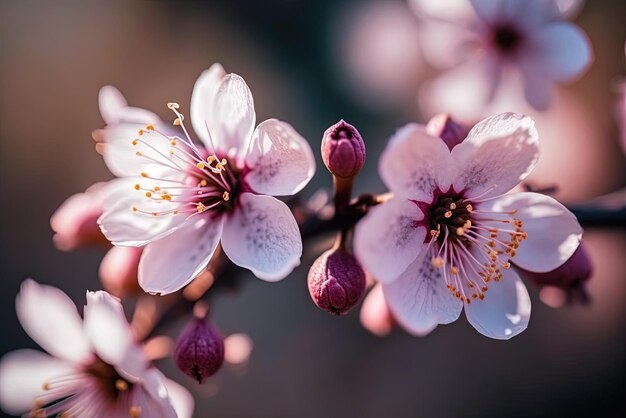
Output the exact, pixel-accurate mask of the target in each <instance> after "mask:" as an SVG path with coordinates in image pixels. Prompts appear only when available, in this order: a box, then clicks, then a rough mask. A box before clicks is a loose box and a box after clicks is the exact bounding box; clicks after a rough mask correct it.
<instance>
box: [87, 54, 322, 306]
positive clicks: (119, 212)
mask: <svg viewBox="0 0 626 418" xmlns="http://www.w3.org/2000/svg"><path fill="white" fill-rule="evenodd" d="M124 104H125V102H123V98H121V96H118V95H117V93H115V90H111V89H109V90H108V91H107V90H105V91H104V92H103V94H102V95H101V104H100V105H101V109H102V113H103V116H104V118H105V121H107V122H108V125H107V127H106V128H105V129H104V131H102V132H100V133H99V134H98V135H97V136H101V137H102V138H103V142H102V143H101V147H100V148H101V151H102V152H103V155H104V160H105V162H106V164H107V165H108V167H109V169H110V170H111V171H112V172H113V173H114V174H116V175H117V176H119V177H121V178H120V179H118V180H115V182H116V187H112V188H111V189H112V191H111V193H109V195H108V196H107V199H106V200H105V207H104V213H103V215H102V216H101V217H100V219H99V221H98V222H99V224H100V226H101V229H102V232H103V233H104V235H105V236H106V237H107V238H108V239H109V240H110V241H111V242H112V243H113V244H115V245H119V246H145V248H144V251H143V253H142V256H141V260H140V262H139V273H138V274H139V284H140V285H141V287H142V288H143V289H144V290H145V291H147V292H151V293H161V294H166V293H171V292H174V291H176V290H178V289H180V288H182V287H183V286H185V285H186V284H187V283H189V282H190V281H191V280H193V278H194V277H195V276H197V275H198V274H199V273H200V272H201V271H202V270H203V269H204V268H205V267H206V265H207V264H208V262H209V260H210V259H211V257H212V255H213V253H214V251H215V249H216V247H217V245H218V244H219V243H220V242H221V245H222V248H223V250H224V252H225V254H226V255H227V256H228V257H229V258H230V260H231V261H232V262H233V263H235V264H237V265H239V266H241V267H245V268H247V269H250V270H251V271H252V272H253V273H254V274H255V275H256V276H257V277H259V278H261V279H264V280H268V281H276V280H280V279H282V278H284V277H285V276H286V275H288V274H289V273H290V272H291V270H292V269H293V268H294V267H295V266H297V265H298V264H299V262H300V256H301V254H302V240H301V237H300V233H299V230H298V225H297V223H296V221H295V219H294V217H293V215H292V213H291V211H290V210H289V208H288V207H287V205H286V204H285V203H283V202H281V201H280V200H278V199H276V198H275V197H273V196H284V195H292V194H295V193H297V192H298V191H300V190H301V189H302V188H303V187H304V186H305V185H306V184H307V182H308V181H309V180H310V179H311V177H312V176H313V173H314V171H315V160H314V157H313V153H312V151H311V149H310V146H309V144H308V143H307V141H306V140H305V139H304V138H302V137H301V136H300V135H299V134H298V133H297V132H296V131H295V130H294V129H293V128H292V127H291V126H290V125H289V124H287V123H285V122H281V121H278V120H276V119H268V120H266V121H264V122H262V123H261V124H260V125H258V126H257V127H256V129H253V128H254V125H255V119H256V117H255V112H254V103H253V99H252V94H251V93H250V90H249V89H248V86H247V85H246V83H245V82H244V80H243V79H242V78H241V77H239V76H238V75H236V74H228V75H226V74H225V72H224V69H223V68H222V67H221V65H219V64H215V65H213V66H212V67H211V68H210V69H209V70H207V71H205V72H204V73H202V74H201V76H200V78H199V79H198V81H197V82H196V85H195V87H194V90H193V95H192V98H191V109H190V112H191V122H192V125H193V128H194V130H195V132H196V135H197V136H198V138H199V139H200V140H201V143H202V145H201V146H198V145H196V144H195V143H194V142H193V140H192V139H191V137H190V135H189V131H188V129H187V127H186V125H185V118H184V116H183V115H182V113H181V112H180V111H179V109H180V107H179V105H178V104H176V103H169V104H168V107H169V109H170V110H172V111H173V112H174V114H175V116H176V119H175V121H174V125H175V126H177V127H179V128H180V129H182V135H180V136H178V135H175V134H174V133H173V129H172V127H171V126H167V124H164V123H163V122H162V121H160V120H159V118H158V117H156V116H155V115H153V114H151V113H150V112H147V111H144V110H142V109H136V108H128V107H124V106H123V105H124ZM120 108H122V110H121V111H120V110H119V109H120ZM109 109H110V111H109ZM111 121H113V122H111Z"/></svg>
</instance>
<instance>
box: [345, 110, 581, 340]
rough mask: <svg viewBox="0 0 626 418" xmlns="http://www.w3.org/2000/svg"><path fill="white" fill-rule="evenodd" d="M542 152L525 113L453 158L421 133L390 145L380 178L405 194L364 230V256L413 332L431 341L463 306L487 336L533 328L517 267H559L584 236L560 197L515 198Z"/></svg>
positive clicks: (469, 142) (484, 126)
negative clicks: (515, 190)
mask: <svg viewBox="0 0 626 418" xmlns="http://www.w3.org/2000/svg"><path fill="white" fill-rule="evenodd" d="M538 154H539V152H538V136H537V131H536V129H535V127H534V122H533V121H532V119H530V118H528V117H524V116H522V115H519V114H513V113H506V114H501V115H498V116H493V117H491V118H488V119H486V120H484V121H482V122H480V123H478V124H477V125H476V126H474V128H472V130H471V131H470V132H469V134H468V136H467V138H466V139H465V140H464V141H463V142H462V143H461V144H459V145H457V146H455V147H454V148H453V149H452V150H450V149H449V148H448V146H447V145H446V143H445V142H444V141H443V140H442V139H441V138H437V137H434V136H431V135H430V134H429V133H428V132H427V130H426V128H425V127H424V126H421V125H417V124H409V125H407V126H405V127H403V128H402V129H400V130H399V131H398V132H397V133H396V134H395V136H394V137H393V138H392V139H391V140H390V142H389V145H388V147H387V149H386V150H385V151H384V152H383V154H382V155H381V158H380V161H379V172H380V175H381V177H382V179H383V181H384V182H385V184H386V185H387V187H389V188H390V189H391V191H392V192H393V193H394V197H393V198H392V199H390V200H388V201H386V202H385V203H383V204H381V205H379V206H376V207H374V208H373V209H372V210H371V211H370V213H368V215H367V216H366V217H365V218H364V219H363V220H362V221H361V222H359V223H358V224H357V227H356V230H355V252H356V255H357V257H358V258H359V260H360V261H361V263H362V264H363V266H364V267H365V269H366V270H367V271H368V272H369V273H371V274H372V275H373V276H374V277H375V278H376V279H377V280H378V281H379V282H380V283H382V286H383V293H384V296H385V300H386V302H387V304H388V306H389V309H390V310H391V312H392V314H393V316H394V318H395V319H396V320H397V321H398V323H399V324H400V325H402V326H403V327H404V328H405V329H407V330H408V331H409V332H411V333H413V334H415V335H425V334H427V333H428V332H430V331H432V330H433V329H434V328H435V327H436V326H437V324H447V323H450V322H453V321H455V320H456V319H457V318H458V317H459V315H460V312H461V310H462V308H463V307H465V314H466V316H467V319H468V320H469V322H470V323H471V324H472V325H473V326H474V327H475V328H476V329H477V330H478V331H479V332H480V333H482V334H484V335H486V336H489V337H492V338H497V339H509V338H511V337H513V336H515V335H517V334H519V333H520V332H522V331H523V330H524V329H525V328H526V326H527V324H528V320H529V317H530V298H529V296H528V292H527V290H526V287H525V286H524V284H523V283H522V282H521V280H520V278H519V276H518V274H517V273H516V272H515V271H514V269H511V264H512V263H515V265H517V266H519V267H521V268H523V269H525V270H527V271H533V272H547V271H551V270H554V269H555V268H557V267H558V266H560V265H561V264H563V263H564V262H565V261H566V260H567V259H569V257H570V256H571V255H572V254H573V253H574V251H575V250H576V248H577V247H578V245H579V243H580V240H581V236H582V229H581V227H580V225H579V224H578V221H577V220H576V218H575V216H574V215H573V214H572V213H571V212H569V211H568V210H567V209H566V208H565V207H564V206H562V205H561V204H560V203H558V202H557V201H555V200H554V199H552V198H551V197H549V196H545V195H542V194H538V193H525V192H524V193H509V194H505V193H507V192H508V191H509V190H511V189H512V188H513V187H515V186H516V185H517V184H518V183H519V182H521V181H522V180H523V179H524V178H525V177H526V176H527V175H528V173H530V171H531V170H532V168H533V167H534V165H535V164H536V162H537V158H538Z"/></svg>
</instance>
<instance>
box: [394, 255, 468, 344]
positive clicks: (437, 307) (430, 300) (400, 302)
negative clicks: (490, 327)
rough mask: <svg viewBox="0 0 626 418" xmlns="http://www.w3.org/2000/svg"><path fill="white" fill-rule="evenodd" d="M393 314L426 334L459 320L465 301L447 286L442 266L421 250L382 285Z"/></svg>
mask: <svg viewBox="0 0 626 418" xmlns="http://www.w3.org/2000/svg"><path fill="white" fill-rule="evenodd" d="M383 292H384V294H385V300H386V301H387V305H388V306H389V309H390V310H391V312H392V313H393V317H394V318H395V319H396V320H397V321H398V323H399V324H400V325H402V327H403V328H405V329H406V330H407V331H408V332H410V333H411V334H413V335H417V336H424V335H426V334H428V333H429V332H431V331H432V330H433V329H434V328H435V327H436V326H437V325H438V324H449V323H450V322H453V321H456V320H457V319H458V318H459V315H460V314H461V309H462V308H463V303H462V302H461V301H460V300H459V299H457V298H455V297H454V296H453V295H452V294H451V293H450V291H449V290H448V288H447V287H446V283H445V280H444V278H443V275H442V270H441V269H438V268H435V267H433V265H432V262H431V258H430V257H429V255H427V254H426V253H425V252H422V253H421V254H420V255H419V256H418V257H417V258H416V259H415V261H414V262H413V263H411V265H410V266H409V267H408V268H407V269H406V270H405V271H404V273H402V274H401V275H400V277H398V278H397V279H396V280H394V281H393V282H392V283H389V284H384V285H383Z"/></svg>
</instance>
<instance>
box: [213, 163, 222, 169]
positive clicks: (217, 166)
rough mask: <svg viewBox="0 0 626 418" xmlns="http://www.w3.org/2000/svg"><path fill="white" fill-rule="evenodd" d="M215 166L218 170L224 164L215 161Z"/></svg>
mask: <svg viewBox="0 0 626 418" xmlns="http://www.w3.org/2000/svg"><path fill="white" fill-rule="evenodd" d="M215 168H216V169H218V170H223V169H224V166H223V165H222V163H217V164H215Z"/></svg>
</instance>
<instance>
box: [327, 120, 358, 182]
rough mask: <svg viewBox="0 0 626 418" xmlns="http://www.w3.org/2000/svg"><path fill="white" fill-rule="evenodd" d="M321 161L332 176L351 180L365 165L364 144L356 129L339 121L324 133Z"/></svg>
mask: <svg viewBox="0 0 626 418" xmlns="http://www.w3.org/2000/svg"><path fill="white" fill-rule="evenodd" d="M322 160H324V164H325V165H326V168H328V171H330V172H331V173H332V174H333V175H334V176H336V177H341V178H351V177H354V176H356V175H357V174H358V173H359V171H361V168H363V164H365V144H364V143H363V139H362V138H361V134H359V131H357V130H356V128H355V127H354V126H352V125H350V124H349V123H346V122H345V121H344V120H340V121H339V122H337V123H336V124H334V125H333V126H331V127H330V128H328V129H327V130H326V132H324V137H323V138H322Z"/></svg>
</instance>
